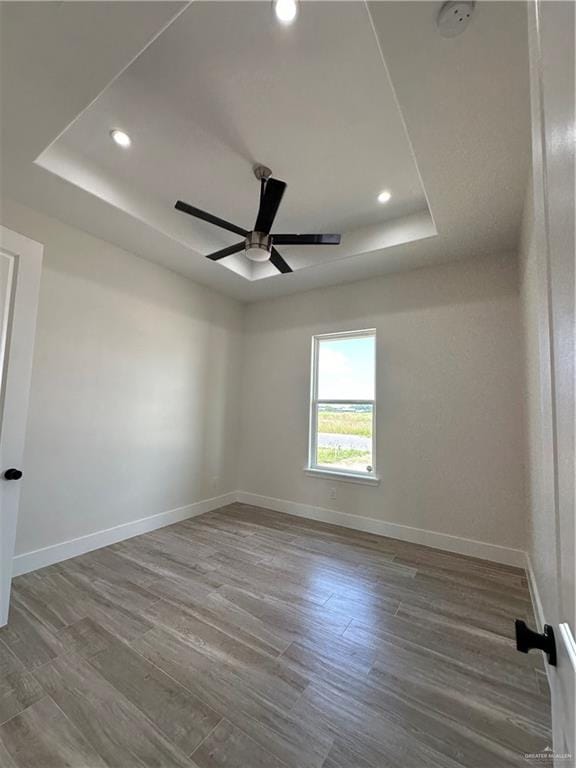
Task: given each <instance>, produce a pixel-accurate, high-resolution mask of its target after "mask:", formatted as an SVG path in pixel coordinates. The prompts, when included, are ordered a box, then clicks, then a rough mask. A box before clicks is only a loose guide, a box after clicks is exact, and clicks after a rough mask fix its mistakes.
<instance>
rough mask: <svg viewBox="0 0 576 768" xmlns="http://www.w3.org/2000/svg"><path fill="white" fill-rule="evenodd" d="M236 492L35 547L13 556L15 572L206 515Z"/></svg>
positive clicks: (14, 574) (34, 568) (65, 558)
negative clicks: (45, 545)
mask: <svg viewBox="0 0 576 768" xmlns="http://www.w3.org/2000/svg"><path fill="white" fill-rule="evenodd" d="M236 495H237V494H236V493H225V494H223V495H222V496H216V497H214V498H212V499H205V500H204V501H196V502H194V503H193V504H188V505H186V506H185V507H178V508H177V509H170V510H168V511H167V512H160V514H158V515H151V516H150V517H143V518H141V519H140V520H133V521H132V522H130V523H123V524H122V525H116V526H114V527H113V528H106V529H105V530H103V531H95V532H94V533H89V534H87V535H86V536H80V537H79V538H77V539H69V540H68V541H62V542H60V543H59V544H52V545H51V546H49V547H43V548H42V549H36V550H33V551H32V552H24V553H23V554H22V555H17V556H16V557H15V558H14V560H13V570H12V575H13V576H20V575H21V574H23V573H29V572H30V571H36V570H37V569H38V568H44V567H45V566H46V565H53V564H54V563H60V562H62V560H69V559H70V558H71V557H76V556H77V555H83V554H84V553H85V552H91V551H92V550H94V549H100V547H107V546H108V545H109V544H115V543H116V542H117V541H123V540H124V539H131V538H132V537H133V536H139V535H140V534H141V533H147V532H148V531H155V530H156V529H157V528H164V526H166V525H172V523H178V522H180V521H181V520H186V519H187V518H189V517H197V516H198V515H203V514H204V513H206V512H211V511H212V510H213V509H218V508H219V507H224V506H226V505H227V504H232V503H233V502H234V501H236Z"/></svg>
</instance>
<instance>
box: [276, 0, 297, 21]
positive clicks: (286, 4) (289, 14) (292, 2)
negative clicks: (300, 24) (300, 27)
mask: <svg viewBox="0 0 576 768" xmlns="http://www.w3.org/2000/svg"><path fill="white" fill-rule="evenodd" d="M274 12H275V14H276V18H277V19H278V21H280V22H281V23H282V24H292V22H293V21H294V19H295V18H296V16H298V0H274Z"/></svg>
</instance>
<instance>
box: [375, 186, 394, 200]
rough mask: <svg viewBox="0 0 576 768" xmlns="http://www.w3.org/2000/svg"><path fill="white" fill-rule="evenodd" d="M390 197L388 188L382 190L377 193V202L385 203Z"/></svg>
mask: <svg viewBox="0 0 576 768" xmlns="http://www.w3.org/2000/svg"><path fill="white" fill-rule="evenodd" d="M391 197H392V195H391V194H390V192H388V190H387V189H385V190H384V191H383V192H380V194H379V195H378V202H379V203H387V202H388V200H390V198H391Z"/></svg>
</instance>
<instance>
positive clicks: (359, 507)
mask: <svg viewBox="0 0 576 768" xmlns="http://www.w3.org/2000/svg"><path fill="white" fill-rule="evenodd" d="M367 327H375V328H376V329H377V345H378V372H377V397H378V413H377V441H378V444H377V469H378V472H379V474H380V475H381V478H382V480H381V484H380V485H379V486H378V487H366V486H360V485H352V484H349V483H335V482H334V481H332V480H324V479H318V478H311V477H309V476H307V475H306V474H305V473H304V472H303V467H304V465H305V463H306V451H307V429H308V402H309V384H310V377H309V376H310V343H311V337H312V335H313V334H316V333H326V332H331V331H341V330H349V329H354V328H367ZM246 330H247V336H246V341H245V367H244V388H243V392H244V394H243V405H242V414H243V416H242V428H241V440H242V442H241V446H242V447H241V452H240V457H241V461H240V485H241V488H242V490H243V491H247V492H249V493H254V494H260V495H263V496H267V497H272V498H276V499H287V500H290V501H296V502H299V503H302V504H308V505H315V506H318V507H323V508H333V509H336V510H340V511H343V512H346V513H350V514H352V515H361V516H366V517H369V518H374V519H377V520H383V521H387V522H391V523H397V524H401V525H404V526H414V527H416V528H420V529H426V530H429V531H435V532H440V533H442V534H449V535H453V536H458V537H464V538H469V539H474V540H478V541H481V542H489V543H492V544H495V545H501V546H504V547H511V548H520V549H524V544H525V538H524V533H525V530H524V529H525V487H524V474H523V470H524V468H523V434H522V392H523V369H522V342H521V329H520V310H519V295H518V275H517V264H516V260H515V258H514V256H511V255H503V256H500V257H494V258H489V259H485V260H475V261H469V262H465V263H456V264H450V265H446V266H441V267H433V268H429V269H421V270H417V271H413V272H409V273H404V274H397V275H392V276H387V277H382V278H379V279H374V280H370V281H363V282H358V283H353V284H348V285H343V286H337V287H333V288H328V289H321V290H314V291H311V292H308V293H303V294H298V295H295V296H291V297H285V298H281V299H276V300H273V301H267V302H261V303H258V304H253V305H250V306H249V307H248V309H247V317H246ZM330 487H336V488H337V499H336V501H335V502H333V501H330V499H329V493H328V492H329V488H330Z"/></svg>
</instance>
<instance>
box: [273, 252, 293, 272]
mask: <svg viewBox="0 0 576 768" xmlns="http://www.w3.org/2000/svg"><path fill="white" fill-rule="evenodd" d="M270 261H271V262H272V264H274V266H275V267H276V269H277V270H278V272H282V273H284V274H287V273H288V272H293V271H294V270H293V269H292V267H290V266H289V265H288V264H287V263H286V262H285V261H284V259H283V258H282V256H280V254H279V253H278V251H277V250H276V248H272V250H271V251H270Z"/></svg>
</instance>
